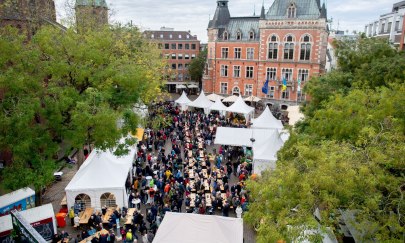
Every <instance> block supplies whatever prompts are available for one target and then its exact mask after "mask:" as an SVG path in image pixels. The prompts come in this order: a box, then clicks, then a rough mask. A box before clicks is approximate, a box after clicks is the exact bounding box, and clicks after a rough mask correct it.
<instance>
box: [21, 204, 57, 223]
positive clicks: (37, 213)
mask: <svg viewBox="0 0 405 243" xmlns="http://www.w3.org/2000/svg"><path fill="white" fill-rule="evenodd" d="M54 213H55V212H54V211H53V206H52V204H51V203H49V204H45V205H42V206H39V207H35V208H30V209H28V210H24V211H21V212H20V214H21V216H23V217H24V218H25V219H26V220H27V221H28V222H30V223H35V222H38V221H41V220H44V219H49V218H52V217H54Z"/></svg>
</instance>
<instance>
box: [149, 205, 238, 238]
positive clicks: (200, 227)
mask: <svg viewBox="0 0 405 243" xmlns="http://www.w3.org/2000/svg"><path fill="white" fill-rule="evenodd" d="M189 242H193V243H206V242H221V243H242V242H243V220H242V219H241V218H231V217H221V216H214V215H200V214H191V213H190V214H188V213H173V212H167V213H166V214H165V217H164V219H163V221H162V223H161V225H160V226H159V229H158V231H157V233H156V236H155V238H154V239H153V243H189Z"/></svg>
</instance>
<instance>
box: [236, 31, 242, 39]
mask: <svg viewBox="0 0 405 243" xmlns="http://www.w3.org/2000/svg"><path fill="white" fill-rule="evenodd" d="M241 39H242V33H241V32H240V31H238V33H236V40H241Z"/></svg>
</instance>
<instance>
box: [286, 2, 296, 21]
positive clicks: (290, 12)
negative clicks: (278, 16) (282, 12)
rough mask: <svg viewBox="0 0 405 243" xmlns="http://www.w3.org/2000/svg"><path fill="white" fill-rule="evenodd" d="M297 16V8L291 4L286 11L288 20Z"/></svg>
mask: <svg viewBox="0 0 405 243" xmlns="http://www.w3.org/2000/svg"><path fill="white" fill-rule="evenodd" d="M296 15H297V8H296V7H295V4H294V3H291V4H290V6H289V7H288V9H287V16H288V18H289V19H293V18H295V17H296Z"/></svg>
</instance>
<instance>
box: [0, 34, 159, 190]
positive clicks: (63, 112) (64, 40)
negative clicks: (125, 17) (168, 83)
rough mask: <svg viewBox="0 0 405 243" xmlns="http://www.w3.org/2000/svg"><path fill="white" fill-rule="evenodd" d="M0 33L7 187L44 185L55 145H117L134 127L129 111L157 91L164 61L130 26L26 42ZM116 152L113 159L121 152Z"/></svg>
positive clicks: (42, 36) (1, 133)
mask: <svg viewBox="0 0 405 243" xmlns="http://www.w3.org/2000/svg"><path fill="white" fill-rule="evenodd" d="M1 31H2V33H0V49H1V50H2V55H0V70H1V75H0V90H4V95H3V97H1V103H0V107H1V116H0V124H1V125H0V127H1V129H0V140H1V141H0V149H1V150H10V151H12V154H13V163H12V166H11V167H8V168H6V169H5V171H4V175H6V176H5V177H4V184H5V185H6V186H7V187H8V188H10V189H16V188H20V187H23V186H27V185H32V184H34V185H35V189H36V190H37V191H39V190H40V189H41V188H42V187H43V186H45V185H47V183H49V182H50V181H51V180H52V179H53V170H54V169H55V162H54V160H55V154H56V152H57V151H58V150H59V149H60V147H59V144H60V142H61V141H64V142H65V143H67V144H71V145H72V146H73V147H75V148H78V149H81V148H83V145H84V144H92V145H94V146H95V147H96V148H100V149H103V150H105V149H112V148H116V146H117V143H119V141H120V139H121V138H122V137H126V136H127V134H128V132H129V131H133V130H134V129H135V128H136V127H137V122H138V118H137V116H136V114H134V113H133V112H132V108H133V106H134V105H135V104H137V103H141V102H142V103H148V102H150V101H151V100H153V99H154V98H155V97H157V96H159V94H160V92H161V91H160V89H159V85H160V83H161V75H162V70H163V67H164V62H163V61H162V59H161V58H160V56H159V54H160V52H159V50H158V48H157V47H156V45H154V44H151V43H149V42H148V41H147V40H144V39H143V38H142V37H141V34H140V32H139V31H138V30H137V29H136V28H132V27H126V26H111V27H108V26H106V27H105V28H104V29H98V30H97V31H90V30H89V31H87V32H86V33H84V34H78V33H76V32H75V31H74V29H68V30H67V31H66V32H61V31H59V30H57V29H54V28H52V27H51V28H43V29H41V30H40V31H39V32H38V33H37V34H36V35H35V36H34V37H33V38H32V40H31V41H26V40H25V38H24V36H21V35H18V33H17V31H16V30H15V29H12V28H6V29H2V30H1ZM120 118H124V125H123V126H122V128H118V127H117V120H118V119H120ZM133 143H134V141H133V140H132V139H126V141H125V144H127V145H130V144H133ZM118 148H120V149H118V150H117V151H116V152H117V153H118V154H120V153H125V152H126V150H127V147H126V146H123V145H121V146H118ZM21 175H24V176H21Z"/></svg>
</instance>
